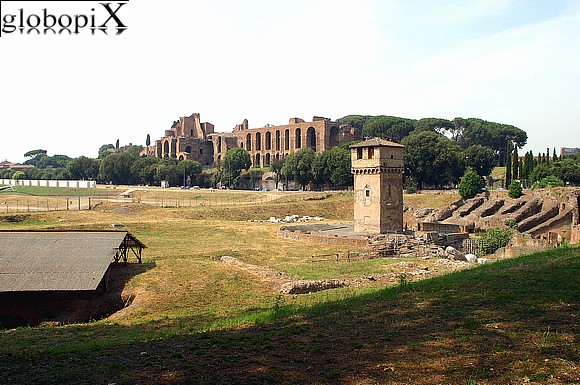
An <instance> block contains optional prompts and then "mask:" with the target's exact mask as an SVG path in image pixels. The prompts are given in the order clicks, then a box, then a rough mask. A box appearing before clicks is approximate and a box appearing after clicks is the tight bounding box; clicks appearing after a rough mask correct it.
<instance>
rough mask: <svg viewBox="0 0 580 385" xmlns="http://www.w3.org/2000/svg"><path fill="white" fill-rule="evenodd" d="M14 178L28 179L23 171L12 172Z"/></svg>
mask: <svg viewBox="0 0 580 385" xmlns="http://www.w3.org/2000/svg"><path fill="white" fill-rule="evenodd" d="M12 179H13V180H17V179H26V174H25V173H23V172H22V171H16V172H15V173H14V174H12Z"/></svg>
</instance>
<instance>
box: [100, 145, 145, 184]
mask: <svg viewBox="0 0 580 385" xmlns="http://www.w3.org/2000/svg"><path fill="white" fill-rule="evenodd" d="M135 160H136V158H135V157H133V156H131V155H130V154H128V153H125V154H112V155H109V156H107V157H106V158H105V159H103V160H101V164H100V166H99V179H100V180H101V181H103V182H111V183H113V184H128V185H131V184H136V183H137V182H138V179H137V178H136V177H135V175H134V174H133V173H132V171H131V166H132V164H133V162H134V161H135Z"/></svg>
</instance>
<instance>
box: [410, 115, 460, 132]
mask: <svg viewBox="0 0 580 385" xmlns="http://www.w3.org/2000/svg"><path fill="white" fill-rule="evenodd" d="M413 126H414V127H415V129H414V130H413V131H414V132H419V131H433V132H436V133H438V134H443V133H445V132H450V131H452V130H453V128H454V126H453V123H452V122H450V121H449V120H447V119H440V118H423V119H419V120H415V121H414V122H413Z"/></svg>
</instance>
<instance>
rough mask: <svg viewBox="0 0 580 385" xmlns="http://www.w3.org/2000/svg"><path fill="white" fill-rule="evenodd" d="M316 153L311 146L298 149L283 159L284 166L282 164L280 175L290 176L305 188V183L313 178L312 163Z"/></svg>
mask: <svg viewBox="0 0 580 385" xmlns="http://www.w3.org/2000/svg"><path fill="white" fill-rule="evenodd" d="M315 158H316V154H315V153H314V150H312V148H310V147H307V148H303V149H301V150H298V151H296V152H294V153H292V154H290V155H288V156H287V157H286V159H284V166H282V175H284V176H286V177H287V178H291V179H293V180H295V181H296V183H298V184H300V186H302V189H305V188H306V185H307V184H308V183H310V182H312V181H313V180H314V175H313V174H312V164H313V162H314V159H315Z"/></svg>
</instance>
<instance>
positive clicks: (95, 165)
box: [66, 156, 99, 180]
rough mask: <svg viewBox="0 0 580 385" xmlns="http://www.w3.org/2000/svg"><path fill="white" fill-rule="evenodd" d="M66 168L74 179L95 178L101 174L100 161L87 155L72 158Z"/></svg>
mask: <svg viewBox="0 0 580 385" xmlns="http://www.w3.org/2000/svg"><path fill="white" fill-rule="evenodd" d="M66 168H67V170H68V172H69V174H70V176H71V178H72V179H81V180H93V179H96V178H97V176H98V175H99V162H98V161H96V160H95V159H91V158H87V157H86V156H79V157H78V158H75V159H73V160H71V161H70V162H69V163H68V164H67V166H66Z"/></svg>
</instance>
